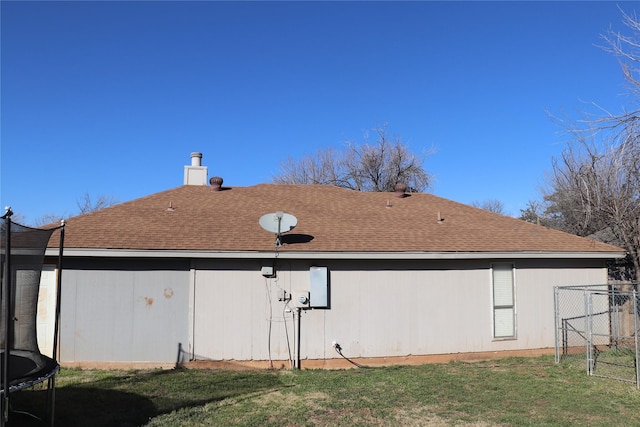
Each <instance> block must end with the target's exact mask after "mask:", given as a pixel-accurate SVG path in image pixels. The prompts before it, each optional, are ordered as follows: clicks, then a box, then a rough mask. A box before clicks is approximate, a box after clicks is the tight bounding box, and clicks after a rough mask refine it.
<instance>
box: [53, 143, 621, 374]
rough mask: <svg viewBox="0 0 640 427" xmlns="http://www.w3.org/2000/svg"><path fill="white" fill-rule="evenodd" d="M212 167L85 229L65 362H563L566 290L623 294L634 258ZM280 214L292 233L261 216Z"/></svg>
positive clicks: (76, 232)
mask: <svg viewBox="0 0 640 427" xmlns="http://www.w3.org/2000/svg"><path fill="white" fill-rule="evenodd" d="M200 156H201V155H199V153H194V154H193V155H192V164H191V165H190V166H185V171H184V179H185V181H184V185H182V186H179V187H176V188H173V189H169V190H167V191H162V192H159V193H156V194H151V195H149V196H146V197H142V198H140V199H136V200H132V201H129V202H125V203H122V204H118V205H114V206H112V207H109V208H106V209H102V210H99V211H96V212H93V213H89V214H86V215H81V216H77V217H73V218H70V219H68V221H67V226H66V237H65V252H64V254H65V257H64V269H63V270H64V272H63V280H62V295H61V299H62V314H61V316H62V317H61V326H60V347H61V350H60V356H59V360H60V361H61V363H62V364H63V365H67V366H108V365H111V366H136V365H145V366H172V365H173V364H175V363H176V361H178V360H179V361H209V363H211V364H215V363H237V364H245V365H251V366H260V367H283V366H284V367H290V366H291V367H294V366H297V367H303V368H305V367H340V366H348V364H349V360H350V361H355V362H356V363H360V364H365V365H379V364H389V363H412V362H423V361H428V360H429V359H430V358H441V360H446V359H451V358H469V359H470V358H476V357H488V356H491V355H495V354H500V355H511V354H539V353H543V352H551V351H552V350H553V346H554V334H555V331H554V311H553V310H554V309H553V287H554V286H555V285H578V284H580V285H589V284H601V283H606V282H607V262H608V260H611V259H615V258H621V257H623V256H624V255H625V252H624V250H622V249H620V248H618V247H615V246H611V245H607V244H604V243H600V242H597V241H594V240H590V239H586V238H581V237H577V236H574V235H570V234H566V233H563V232H560V231H556V230H552V229H548V228H544V227H542V226H538V225H535V224H530V223H527V222H524V221H520V220H517V219H514V218H511V217H506V216H502V215H498V214H495V213H492V212H488V211H485V210H481V209H478V208H474V207H471V206H467V205H464V204H461V203H456V202H453V201H451V200H447V199H444V198H441V197H437V196H434V195H432V194H423V193H419V194H405V193H404V192H402V191H398V192H396V193H365V192H357V191H352V190H347V189H343V188H338V187H333V186H323V185H277V184H259V185H254V186H248V187H236V186H233V185H229V186H224V185H222V180H221V179H218V178H212V180H211V182H212V185H208V184H207V175H208V173H207V168H206V167H204V166H201V164H200ZM279 213H282V215H280V214H279ZM279 216H280V217H283V218H285V223H286V224H285V223H283V224H282V225H283V226H285V225H286V226H287V227H285V228H287V230H282V231H283V232H282V233H281V235H280V237H279V239H277V236H276V235H275V233H274V232H273V230H271V231H267V230H265V229H264V228H263V227H262V226H261V223H260V219H261V218H262V217H265V218H266V219H265V220H263V221H262V222H263V225H264V221H267V222H269V221H271V222H272V225H273V224H277V221H278V217H279ZM281 221H282V220H281ZM291 221H293V223H291ZM293 224H295V228H293V229H292V230H289V228H290V226H291V225H293ZM267 229H269V226H267ZM277 240H279V243H280V244H281V245H280V246H278V245H277V244H276V243H277ZM56 245H57V242H56V240H55V239H52V241H51V248H54V247H55V246H56ZM54 253H55V252H54V250H53V249H50V253H49V254H50V255H54Z"/></svg>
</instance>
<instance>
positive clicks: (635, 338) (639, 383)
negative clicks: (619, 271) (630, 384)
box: [633, 288, 640, 389]
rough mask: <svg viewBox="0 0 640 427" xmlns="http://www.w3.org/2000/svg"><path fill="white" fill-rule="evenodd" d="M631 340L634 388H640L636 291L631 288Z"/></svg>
mask: <svg viewBox="0 0 640 427" xmlns="http://www.w3.org/2000/svg"><path fill="white" fill-rule="evenodd" d="M633 328H634V333H633V341H634V347H635V352H634V353H635V360H634V369H635V373H636V389H640V372H639V371H638V291H637V290H636V289H635V288H634V289H633Z"/></svg>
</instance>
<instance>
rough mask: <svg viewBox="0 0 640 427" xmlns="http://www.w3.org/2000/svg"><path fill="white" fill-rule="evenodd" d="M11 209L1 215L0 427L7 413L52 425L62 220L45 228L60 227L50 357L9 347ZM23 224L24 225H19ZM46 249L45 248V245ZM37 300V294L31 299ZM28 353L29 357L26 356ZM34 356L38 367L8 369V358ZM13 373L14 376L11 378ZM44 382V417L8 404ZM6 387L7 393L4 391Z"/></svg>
mask: <svg viewBox="0 0 640 427" xmlns="http://www.w3.org/2000/svg"><path fill="white" fill-rule="evenodd" d="M12 215H13V212H12V211H11V208H10V207H7V208H6V213H5V214H4V215H3V216H2V217H1V218H2V219H3V220H4V224H5V242H4V243H5V254H4V255H5V262H4V266H3V267H4V271H3V275H2V276H3V280H2V288H1V291H2V295H1V301H0V304H1V307H2V309H3V310H4V314H5V319H4V321H5V325H6V327H5V331H4V332H5V334H4V343H5V345H6V346H7V347H9V350H8V351H7V349H0V351H1V354H0V359H1V367H2V369H1V375H0V427H4V426H5V425H6V423H7V422H9V416H10V414H22V415H27V416H29V417H33V418H35V419H37V420H39V421H41V422H42V423H43V424H49V425H50V426H53V425H54V415H55V380H56V374H57V373H58V372H59V371H60V364H59V363H58V362H57V360H56V357H57V353H58V330H59V329H58V328H59V322H60V294H61V290H62V256H63V247H64V227H65V224H64V221H62V222H61V225H60V226H59V227H56V228H52V229H49V230H50V231H54V230H57V229H59V230H60V242H59V250H58V266H57V267H58V268H57V270H58V271H57V275H56V276H57V277H56V302H55V312H54V332H53V350H52V354H51V357H48V356H45V355H43V354H42V353H40V351H39V349H38V352H37V354H36V352H34V351H30V350H14V349H11V346H12V344H11V343H12V342H13V337H12V334H13V330H14V327H13V325H14V322H15V314H14V312H13V311H12V304H13V298H14V296H13V295H12V294H11V293H12V274H13V273H12V262H11V261H12V257H11V224H12V221H11V216H12ZM23 227H24V226H23ZM45 250H46V248H45ZM35 303H36V304H37V298H36V300H35ZM30 356H31V357H30ZM36 358H37V359H38V360H39V361H40V362H41V363H42V365H43V366H42V367H40V368H39V369H37V370H36V369H35V368H34V369H31V370H30V371H26V372H19V373H16V370H15V369H14V370H13V371H12V365H13V364H12V361H13V362H14V363H15V361H16V360H17V359H25V360H31V361H33V363H34V365H36V366H35V367H36V368H38V364H37V363H36V362H35V361H34V360H35V359H36ZM12 373H13V374H14V375H13V376H14V378H11V377H12V375H11V374H12ZM16 374H17V375H18V376H17V377H16ZM45 381H46V382H47V386H46V387H47V388H46V405H45V411H44V413H45V415H44V418H40V417H38V416H36V415H35V414H32V413H29V412H24V411H17V410H13V409H12V408H11V398H10V396H11V394H12V393H14V392H16V391H20V390H24V389H26V388H30V387H33V386H35V385H37V384H41V383H44V382H45ZM7 390H8V393H7Z"/></svg>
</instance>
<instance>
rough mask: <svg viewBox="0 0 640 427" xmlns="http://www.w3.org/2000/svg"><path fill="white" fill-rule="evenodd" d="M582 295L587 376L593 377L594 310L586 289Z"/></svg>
mask: <svg viewBox="0 0 640 427" xmlns="http://www.w3.org/2000/svg"><path fill="white" fill-rule="evenodd" d="M582 295H583V298H584V313H585V316H584V331H585V338H586V339H585V344H586V346H587V347H586V353H587V375H593V370H594V369H593V368H594V366H593V364H594V360H593V357H594V356H593V335H592V334H593V331H592V323H591V322H592V321H593V319H592V316H591V314H592V308H591V298H590V294H589V292H588V291H587V290H586V289H584V290H583V291H582Z"/></svg>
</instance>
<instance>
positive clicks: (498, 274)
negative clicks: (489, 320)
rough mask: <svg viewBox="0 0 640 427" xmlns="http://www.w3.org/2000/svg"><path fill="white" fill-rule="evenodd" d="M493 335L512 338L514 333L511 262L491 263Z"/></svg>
mask: <svg viewBox="0 0 640 427" xmlns="http://www.w3.org/2000/svg"><path fill="white" fill-rule="evenodd" d="M492 277H493V336H494V338H513V337H515V335H516V316H515V314H516V311H515V298H514V292H513V290H514V283H513V264H506V263H502V264H493V268H492Z"/></svg>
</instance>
